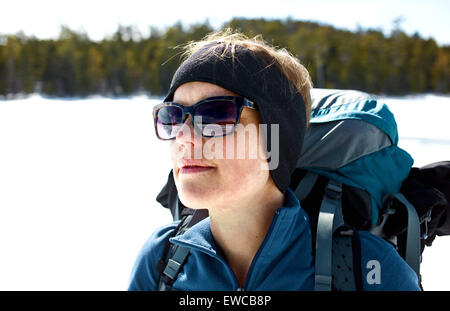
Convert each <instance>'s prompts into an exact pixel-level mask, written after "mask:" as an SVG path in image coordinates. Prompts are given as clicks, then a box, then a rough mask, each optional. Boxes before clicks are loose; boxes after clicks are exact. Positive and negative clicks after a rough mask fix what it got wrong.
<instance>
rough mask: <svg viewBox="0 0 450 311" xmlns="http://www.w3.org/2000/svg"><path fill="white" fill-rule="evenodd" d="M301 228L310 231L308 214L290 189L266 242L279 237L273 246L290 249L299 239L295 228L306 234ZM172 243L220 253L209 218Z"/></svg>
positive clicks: (171, 240)
mask: <svg viewBox="0 0 450 311" xmlns="http://www.w3.org/2000/svg"><path fill="white" fill-rule="evenodd" d="M299 226H300V227H308V229H309V219H308V216H307V214H306V212H305V211H304V210H303V209H302V208H301V207H300V203H299V201H298V199H297V197H296V196H295V194H294V192H293V191H292V190H291V189H290V188H288V190H287V191H286V193H285V199H284V203H283V206H282V207H280V208H279V209H278V210H277V211H276V213H275V216H274V220H273V222H272V225H271V226H270V229H269V231H268V232H267V234H266V237H265V240H268V239H270V240H271V239H273V238H275V237H274V236H277V241H276V243H271V244H272V245H276V247H277V248H279V249H283V248H285V247H288V246H289V245H292V243H293V242H294V241H293V240H294V239H298V238H299V237H298V234H291V232H292V229H294V227H296V228H297V229H300V230H294V231H296V232H304V229H305V228H299ZM307 233H308V234H309V238H311V233H310V230H308V231H307ZM280 235H281V236H280ZM170 242H171V243H174V244H178V245H181V246H186V247H189V248H192V249H197V250H199V251H202V252H204V253H207V254H209V255H211V256H214V257H216V256H217V255H218V252H220V251H219V250H218V248H217V247H216V245H215V242H214V238H213V235H212V233H211V229H210V219H209V217H207V218H205V219H203V220H202V221H200V222H199V223H197V224H195V225H194V226H192V228H190V229H188V230H187V231H186V232H184V233H183V234H180V235H178V236H175V237H173V238H170ZM272 251H273V250H272Z"/></svg>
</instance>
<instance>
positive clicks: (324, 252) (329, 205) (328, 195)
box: [314, 180, 343, 291]
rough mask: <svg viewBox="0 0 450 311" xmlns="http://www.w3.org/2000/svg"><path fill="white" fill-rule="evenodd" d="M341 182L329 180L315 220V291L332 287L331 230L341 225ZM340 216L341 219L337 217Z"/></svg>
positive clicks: (328, 289)
mask: <svg viewBox="0 0 450 311" xmlns="http://www.w3.org/2000/svg"><path fill="white" fill-rule="evenodd" d="M341 197H342V184H340V183H337V182H334V181H333V180H330V181H329V183H328V184H327V186H326V189H325V195H324V196H323V199H322V204H321V206H320V212H319V220H318V222H317V233H316V236H317V237H316V252H315V281H314V289H315V290H316V291H330V290H331V288H332V256H331V254H332V251H331V250H332V246H333V232H334V230H335V229H336V228H337V227H339V226H340V225H342V224H343V223H341V219H342V217H339V216H337V215H338V214H339V215H342V214H341ZM335 216H337V217H335ZM339 218H341V219H339Z"/></svg>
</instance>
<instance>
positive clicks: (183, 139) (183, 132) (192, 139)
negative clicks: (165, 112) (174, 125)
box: [175, 115, 202, 145]
mask: <svg viewBox="0 0 450 311" xmlns="http://www.w3.org/2000/svg"><path fill="white" fill-rule="evenodd" d="M175 139H176V141H177V142H178V143H179V144H181V145H188V144H191V145H195V144H198V143H199V142H201V139H202V137H201V136H199V135H198V134H197V133H195V130H194V124H193V122H192V117H191V116H190V115H189V116H188V117H187V118H186V120H185V121H184V123H183V124H182V125H181V127H180V129H179V130H178V133H177V135H176V137H175Z"/></svg>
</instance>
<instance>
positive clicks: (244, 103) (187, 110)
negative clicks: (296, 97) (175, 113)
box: [153, 96, 257, 140]
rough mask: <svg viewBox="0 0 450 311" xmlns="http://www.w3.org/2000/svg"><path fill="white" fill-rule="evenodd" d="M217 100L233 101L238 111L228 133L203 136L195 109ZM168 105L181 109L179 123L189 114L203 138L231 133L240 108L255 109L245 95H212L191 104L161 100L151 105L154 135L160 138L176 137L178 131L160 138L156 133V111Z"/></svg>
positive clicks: (235, 124) (238, 119)
mask: <svg viewBox="0 0 450 311" xmlns="http://www.w3.org/2000/svg"><path fill="white" fill-rule="evenodd" d="M217 100H226V101H230V102H233V103H234V105H235V106H236V110H237V112H238V113H237V115H236V121H235V123H234V126H233V130H232V131H231V132H230V133H227V134H224V135H221V136H205V135H203V133H202V130H201V129H200V128H198V126H196V122H195V120H194V113H195V109H196V108H197V107H198V106H200V105H202V104H205V103H208V102H212V101H217ZM169 106H176V107H179V108H180V109H181V110H182V113H183V114H182V116H181V120H183V123H181V124H184V122H186V119H187V117H186V115H190V116H191V120H192V124H193V126H194V130H195V131H196V133H197V134H198V135H200V136H202V137H204V138H211V137H223V136H227V135H230V134H233V133H234V131H235V130H236V126H237V124H239V121H240V119H241V114H242V110H243V109H244V107H248V108H250V109H255V110H257V107H256V104H255V103H254V102H253V101H251V100H249V99H247V98H245V97H241V96H214V97H208V98H205V99H203V100H201V101H199V102H197V103H195V104H194V105H192V106H184V105H181V104H178V103H176V102H163V103H161V104H158V105H156V106H155V107H153V121H154V126H155V132H156V136H157V137H158V139H160V140H174V139H175V138H176V136H177V134H178V133H177V134H175V136H174V137H172V138H161V137H160V136H159V133H158V127H157V126H158V124H157V123H158V119H157V116H158V111H159V110H160V109H161V108H164V107H169Z"/></svg>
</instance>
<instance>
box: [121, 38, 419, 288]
mask: <svg viewBox="0 0 450 311" xmlns="http://www.w3.org/2000/svg"><path fill="white" fill-rule="evenodd" d="M186 50H187V52H186V54H187V55H188V58H187V59H186V60H185V61H184V62H183V63H182V65H181V66H180V67H179V68H178V70H177V72H176V73H175V75H174V77H173V80H172V84H171V87H170V90H169V93H168V95H167V97H166V98H165V100H164V103H163V104H161V105H158V106H157V107H155V115H154V117H155V125H156V131H157V135H158V137H159V138H160V139H164V140H170V151H171V157H172V164H173V176H174V180H175V184H176V187H177V191H178V195H179V199H180V201H181V202H182V203H183V205H185V206H187V207H190V208H193V209H207V210H208V213H209V217H208V218H206V219H204V220H202V221H201V222H199V223H197V224H196V225H194V226H193V227H192V228H189V230H187V231H186V232H185V233H183V234H181V235H178V236H176V237H174V238H171V239H170V242H171V243H174V244H179V245H182V246H185V247H187V248H188V249H189V251H190V254H189V257H188V258H187V261H186V263H185V264H184V265H183V270H182V271H181V273H180V274H179V275H178V276H177V279H176V280H175V282H174V283H173V288H174V289H176V290H236V289H244V290H313V289H314V259H313V255H312V245H311V230H310V224H309V219H308V216H307V214H306V213H305V211H304V210H303V209H302V208H301V206H300V203H299V201H298V199H297V198H296V196H295V194H294V193H293V191H292V190H291V189H289V187H288V186H289V183H290V177H291V174H292V172H293V170H294V168H295V166H296V161H297V156H298V155H299V154H300V151H301V146H302V141H303V137H304V134H305V131H306V128H307V123H308V116H309V113H310V106H311V99H310V95H309V91H310V89H311V81H310V77H309V74H308V72H307V70H306V69H305V68H304V67H303V66H302V65H301V64H300V63H299V61H298V60H297V59H296V58H295V57H293V56H291V55H290V54H289V53H288V52H287V51H286V50H284V49H282V50H277V49H276V48H274V47H272V46H270V45H268V44H267V43H265V42H264V41H263V40H262V39H261V38H260V37H255V38H253V39H249V38H247V37H245V36H244V35H242V34H236V33H234V34H233V33H231V32H230V31H225V32H219V33H215V34H212V35H210V36H208V37H206V38H205V39H204V40H202V41H200V42H195V43H191V44H189V45H187V49H186ZM261 125H267V127H265V128H264V127H261ZM252 128H253V129H255V131H256V135H247V134H248V132H249V131H250V130H249V129H252ZM242 136H244V137H245V138H246V139H245V140H244V141H243V140H242V139H239V137H242ZM252 137H253V138H252ZM255 137H257V138H258V139H255ZM260 138H263V139H260ZM206 146H207V147H208V148H205V147H206ZM254 150H257V156H254V152H253V151H254ZM269 150H270V151H269ZM225 154H226V155H230V154H232V155H234V156H231V157H230V156H226V157H224V155H225ZM238 154H243V155H244V156H241V157H238V156H237V155H238ZM176 226H177V223H172V224H169V225H167V226H164V227H162V228H160V229H159V230H157V231H156V232H155V233H154V234H153V235H152V236H151V237H150V239H149V240H148V242H147V243H146V245H144V247H143V249H142V250H141V253H140V254H139V256H138V258H137V260H136V263H135V266H134V268H133V272H132V276H131V282H130V285H129V289H130V290H157V289H158V282H159V274H158V271H157V264H158V261H159V259H160V258H161V257H162V255H163V252H164V249H165V246H166V244H167V242H168V240H169V237H170V236H171V233H172V232H173V230H174V229H175V227H176ZM360 239H361V251H362V255H361V256H362V265H364V264H365V263H366V262H368V261H370V260H377V261H378V262H380V264H381V278H382V281H381V282H376V283H375V284H373V282H365V283H364V289H366V290H377V289H385V290H386V289H388V290H389V289H399V290H418V289H419V288H418V286H417V278H416V276H415V274H414V272H413V271H412V270H411V269H410V268H409V266H408V265H407V264H406V263H405V262H404V261H403V260H402V259H401V257H400V256H398V254H397V252H396V251H395V250H394V249H393V248H392V247H391V246H390V245H389V244H388V243H387V242H385V241H384V240H382V239H380V238H378V237H376V236H373V235H371V234H369V233H367V232H366V233H363V234H361V235H360ZM362 268H364V267H362ZM378 283H379V284H378Z"/></svg>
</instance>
